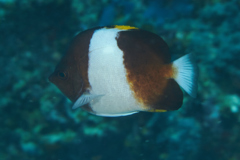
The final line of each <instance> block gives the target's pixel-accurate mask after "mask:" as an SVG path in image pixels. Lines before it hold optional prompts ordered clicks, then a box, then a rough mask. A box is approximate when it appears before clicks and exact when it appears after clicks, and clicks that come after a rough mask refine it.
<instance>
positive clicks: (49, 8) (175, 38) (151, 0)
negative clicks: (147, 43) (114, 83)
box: [0, 0, 240, 160]
mask: <svg viewBox="0 0 240 160" xmlns="http://www.w3.org/2000/svg"><path fill="white" fill-rule="evenodd" d="M239 11H240V1H239V0H101V1H99V0H88V1H87V0H86V1H81V0H21V1H20V0H0V68H1V72H0V76H1V79H0V95H1V97H0V139H1V141H0V160H110V159H112V160H135V159H138V160H202V159H204V160H239V159H240V152H239V151H240V134H239V133H240V12H239ZM112 24H118V25H131V26H136V27H138V28H142V29H145V30H148V31H151V32H154V33H156V34H158V35H160V36H161V37H163V38H164V39H165V40H166V42H167V43H168V45H169V47H170V49H171V53H172V57H173V59H176V58H178V57H180V56H182V55H184V54H186V53H193V54H194V55H195V57H196V59H197V62H198V66H199V89H198V97H197V98H196V99H191V98H190V97H188V96H187V97H186V98H185V100H184V102H185V103H184V105H183V106H182V108H181V109H179V110H178V111H174V112H167V113H139V114H135V115H132V116H127V117H120V118H104V117H98V116H94V115H91V114H88V113H87V112H85V111H83V110H81V109H79V110H76V111H72V109H71V105H72V104H71V102H70V101H69V100H68V99H67V98H66V97H65V96H64V95H63V94H62V93H61V92H60V91H59V90H58V89H57V87H55V86H54V85H53V84H51V83H50V82H49V81H48V80H47V77H48V76H49V75H50V73H51V72H52V71H53V70H54V68H55V66H56V64H57V63H58V62H59V60H60V58H61V57H62V55H63V54H64V52H65V51H66V49H67V46H68V44H69V42H70V41H71V39H72V38H73V36H74V35H75V34H77V33H78V32H81V31H83V30H85V29H88V28H91V27H95V26H104V25H112Z"/></svg>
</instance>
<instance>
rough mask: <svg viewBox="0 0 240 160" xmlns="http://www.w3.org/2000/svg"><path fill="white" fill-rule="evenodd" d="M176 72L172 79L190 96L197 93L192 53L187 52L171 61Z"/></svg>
mask: <svg viewBox="0 0 240 160" xmlns="http://www.w3.org/2000/svg"><path fill="white" fill-rule="evenodd" d="M173 66H174V68H176V70H177V73H176V75H175V77H174V79H175V80H176V81H177V83H178V84H179V85H180V86H181V87H182V88H183V89H184V90H185V91H186V92H187V93H188V94H189V95H190V96H192V97H196V95H197V79H198V73H197V72H198V69H197V64H196V62H195V60H194V58H193V55H192V54H187V55H185V56H183V57H180V58H179V59H177V60H175V61H174V62H173Z"/></svg>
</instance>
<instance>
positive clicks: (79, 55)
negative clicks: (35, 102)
mask: <svg viewBox="0 0 240 160" xmlns="http://www.w3.org/2000/svg"><path fill="white" fill-rule="evenodd" d="M196 70H197V66H196V64H195V62H194V60H193V56H192V55H190V54H188V55H185V56H183V57H181V58H179V59H177V60H175V61H173V62H171V55H170V53H169V48H168V45H167V44H166V42H165V41H164V40H163V39H162V38H161V37H159V36H158V35H156V34H154V33H151V32H148V31H145V30H141V29H138V28H135V27H130V26H110V27H98V28H93V29H89V30H86V31H84V32H81V33H79V34H78V35H77V36H76V37H75V38H74V39H73V41H72V42H71V44H70V47H69V49H68V51H67V53H66V54H65V56H63V58H62V59H61V61H60V63H59V64H58V65H57V67H56V69H55V71H54V72H53V73H52V74H51V75H50V77H49V80H50V81H51V82H52V83H54V84H55V85H56V86H57V87H58V88H59V89H60V90H61V91H62V92H63V93H64V94H65V95H66V96H67V97H68V98H69V99H70V100H71V101H72V102H73V103H74V104H73V108H74V109H76V108H83V109H85V110H87V111H88V112H90V113H92V114H96V115H99V116H111V117H114V116H124V115H130V114H133V113H137V112H139V111H149V112H164V111H169V110H177V109H179V108H180V107H181V106H182V102H183V92H182V90H181V87H182V88H183V89H184V90H185V91H186V92H187V93H188V94H189V95H191V96H192V97H195V96H196V92H197V72H196Z"/></svg>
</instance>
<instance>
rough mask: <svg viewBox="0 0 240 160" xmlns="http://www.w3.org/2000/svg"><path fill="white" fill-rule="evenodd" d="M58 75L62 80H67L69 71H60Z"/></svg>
mask: <svg viewBox="0 0 240 160" xmlns="http://www.w3.org/2000/svg"><path fill="white" fill-rule="evenodd" d="M58 77H59V78H60V79H62V80H66V79H67V78H68V74H67V72H58Z"/></svg>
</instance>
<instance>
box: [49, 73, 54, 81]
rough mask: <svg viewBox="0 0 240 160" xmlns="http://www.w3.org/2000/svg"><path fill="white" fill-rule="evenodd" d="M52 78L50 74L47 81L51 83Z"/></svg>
mask: <svg viewBox="0 0 240 160" xmlns="http://www.w3.org/2000/svg"><path fill="white" fill-rule="evenodd" d="M53 77H54V76H53V74H51V75H50V76H49V77H48V81H49V82H52V83H53V79H54V78H53Z"/></svg>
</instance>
